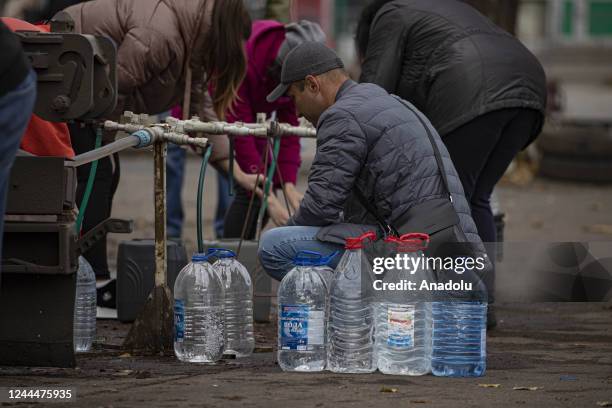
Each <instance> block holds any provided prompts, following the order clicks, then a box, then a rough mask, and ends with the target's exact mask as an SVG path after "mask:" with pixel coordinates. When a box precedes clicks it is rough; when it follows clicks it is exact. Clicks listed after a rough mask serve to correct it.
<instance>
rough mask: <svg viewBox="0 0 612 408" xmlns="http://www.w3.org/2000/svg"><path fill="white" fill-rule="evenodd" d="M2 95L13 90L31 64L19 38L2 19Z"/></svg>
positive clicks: (0, 23) (0, 74) (0, 26)
mask: <svg viewBox="0 0 612 408" xmlns="http://www.w3.org/2000/svg"><path fill="white" fill-rule="evenodd" d="M0 50H2V58H0V97H2V96H3V95H5V94H7V93H9V92H11V91H12V90H13V89H15V88H16V87H17V85H19V84H20V83H21V82H22V81H23V80H24V79H25V77H26V75H27V74H28V72H29V69H30V67H29V64H28V61H27V60H26V57H25V55H24V54H23V50H22V48H21V42H20V41H19V38H18V37H17V36H16V35H15V34H13V32H12V31H11V30H9V28H8V27H7V26H6V25H4V23H3V22H2V21H0Z"/></svg>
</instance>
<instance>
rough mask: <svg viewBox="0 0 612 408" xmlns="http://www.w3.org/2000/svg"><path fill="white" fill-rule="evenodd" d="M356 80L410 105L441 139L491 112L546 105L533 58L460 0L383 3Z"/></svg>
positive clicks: (543, 85) (541, 77)
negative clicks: (359, 75)
mask: <svg viewBox="0 0 612 408" xmlns="http://www.w3.org/2000/svg"><path fill="white" fill-rule="evenodd" d="M361 82H372V83H375V84H378V85H380V86H382V87H383V88H385V89H386V90H387V91H389V92H391V93H394V94H397V95H399V96H401V97H402V98H403V99H406V100H408V101H410V102H411V103H413V104H414V105H415V106H416V107H417V108H419V110H420V111H421V112H423V113H424V114H425V115H426V116H427V117H428V118H429V119H430V120H431V122H432V123H433V125H434V126H435V127H436V129H437V130H438V132H439V134H440V135H442V136H445V135H447V134H448V133H449V132H451V131H453V130H454V129H456V128H457V127H459V126H461V125H463V124H465V123H467V122H469V121H470V120H472V119H474V118H476V117H477V116H479V115H482V114H484V113H487V112H490V111H494V110H498V109H503V108H531V109H536V110H538V111H540V112H542V115H543V114H544V109H545V106H546V78H545V75H544V70H543V69H542V66H541V65H540V63H539V62H538V60H537V59H536V57H535V56H534V55H533V54H532V53H531V52H530V51H529V50H528V49H527V48H525V47H524V46H523V45H522V44H521V43H520V42H519V41H518V40H517V39H516V38H515V37H513V36H512V35H510V34H508V33H507V32H505V31H504V30H502V29H501V28H499V27H497V26H496V25H495V24H493V22H491V21H490V20H489V19H488V18H486V17H484V16H483V15H482V14H480V13H479V12H478V11H477V10H476V9H474V8H472V7H471V6H469V5H468V4H465V3H463V2H461V1H458V0H435V1H433V0H394V1H391V2H389V3H387V4H386V5H384V6H383V7H382V8H381V9H380V10H379V11H378V13H377V14H376V16H375V18H374V21H373V22H372V26H371V28H370V37H369V41H368V47H367V51H366V55H365V59H364V62H363V66H362V75H361ZM538 133H539V129H538V132H537V133H535V134H534V135H533V137H535V136H536V135H537V134H538Z"/></svg>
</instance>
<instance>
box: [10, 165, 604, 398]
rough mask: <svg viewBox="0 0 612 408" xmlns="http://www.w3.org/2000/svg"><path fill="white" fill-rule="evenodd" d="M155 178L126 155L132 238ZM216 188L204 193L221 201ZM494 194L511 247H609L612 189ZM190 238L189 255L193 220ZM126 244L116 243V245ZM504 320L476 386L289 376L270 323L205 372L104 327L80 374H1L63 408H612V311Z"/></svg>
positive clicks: (502, 311)
mask: <svg viewBox="0 0 612 408" xmlns="http://www.w3.org/2000/svg"><path fill="white" fill-rule="evenodd" d="M197 168H198V163H197V161H196V160H190V161H189V163H188V177H187V183H186V184H187V186H188V188H187V189H186V193H185V197H186V199H185V201H186V207H187V209H188V213H189V214H194V210H193V209H194V205H195V198H194V197H195V179H196V177H197V175H196V172H197ZM151 174H152V168H151V165H150V162H149V161H148V160H147V157H146V155H131V156H125V158H124V160H123V163H122V182H121V186H120V189H119V192H118V194H117V199H116V201H115V213H114V216H118V217H127V218H133V219H134V220H135V224H136V232H135V233H134V234H132V236H131V237H147V236H152V226H153V223H152V213H153V212H152V208H153V203H152V176H151ZM211 174H212V173H211ZM213 181H214V179H213V178H212V177H211V179H210V180H209V182H208V183H207V191H211V192H212V191H215V190H214V189H213V187H214V183H213ZM499 194H500V198H501V202H502V206H503V207H504V209H505V210H506V212H507V213H508V219H507V222H508V224H507V229H506V239H507V240H508V241H521V242H532V241H564V240H571V241H578V240H584V241H601V242H600V244H602V245H603V247H604V248H609V247H610V244H611V242H610V241H612V232H611V231H610V230H609V229H608V228H607V227H606V226H609V225H610V224H612V215H611V214H612V187H611V186H607V187H606V186H598V185H578V184H568V183H560V182H552V181H549V180H540V179H538V180H536V181H535V182H533V183H531V184H530V185H528V186H526V187H521V188H519V187H513V186H504V187H502V188H501V189H500V190H499ZM211 195H212V193H211V194H210V195H208V194H207V197H206V198H207V199H208V203H207V204H208V205H207V210H206V211H207V213H206V215H207V218H210V217H211V216H212V205H211V204H210V202H211V198H210V196H211ZM209 224H210V223H209ZM207 231H208V232H207V233H208V235H209V236H210V235H211V233H212V232H211V230H210V228H209V229H208V230H207ZM185 233H186V238H187V242H188V244H189V245H191V248H193V239H192V238H191V237H194V236H195V229H194V221H193V219H192V218H190V219H188V221H187V225H186V231H185ZM126 238H128V237H125V236H117V235H115V236H113V237H112V238H111V242H112V243H114V245H116V242H117V240H118V239H126ZM190 238H191V239H190ZM114 245H111V257H110V259H111V260H113V259H114V256H115V249H114V248H113V246H114ZM604 251H605V249H604ZM611 254H612V251H608V252H607V255H608V256H610V255H611ZM519 256H520V254H512V256H511V258H516V257H519ZM503 273H504V274H511V273H512V270H508V269H505V270H504V272H503ZM507 278H509V279H511V278H512V276H511V275H510V276H509V277H508V276H507ZM498 319H499V321H500V325H499V328H498V329H496V330H495V331H493V332H492V333H490V335H489V338H488V344H487V348H488V361H487V364H488V368H487V372H486V375H485V376H484V377H482V378H477V379H449V378H436V377H433V376H425V377H418V378H413V377H396V376H384V375H381V374H378V373H377V374H370V375H335V374H331V373H320V374H309V375H307V374H287V373H283V372H281V370H280V369H279V368H278V366H277V365H276V363H275V353H273V352H270V351H269V348H270V347H271V346H273V345H274V344H275V341H276V339H275V328H274V325H273V324H259V325H257V327H256V333H257V345H258V347H260V349H261V351H264V352H262V353H257V354H255V355H253V357H251V358H248V359H245V360H225V361H223V362H222V363H221V364H218V365H215V366H201V365H188V364H181V363H179V362H177V361H176V360H175V359H174V358H173V357H172V356H168V357H147V358H143V357H133V356H126V355H122V352H121V350H120V349H119V345H120V344H121V340H122V338H123V336H125V334H126V332H127V330H128V329H129V326H128V325H124V324H121V323H118V322H115V321H108V320H105V321H98V339H97V342H96V344H95V349H94V351H93V352H92V353H88V354H84V355H81V356H79V358H78V368H77V369H50V368H7V367H3V368H0V387H8V386H50V385H55V386H76V387H77V389H78V391H77V401H76V404H66V405H68V406H83V407H97V406H104V407H108V406H113V407H150V406H167V407H179V406H194V407H216V406H219V407H233V406H254V407H255V406H256V407H277V406H279V407H280V406H287V405H289V406H292V407H302V406H304V407H313V406H314V407H326V406H327V407H331V406H334V407H339V406H378V405H383V404H386V405H389V406H398V407H403V406H422V407H429V406H431V407H453V408H456V407H457V406H482V407H488V406H500V407H510V406H527V407H598V406H612V304H609V303H608V304H602V303H589V304H587V303H583V304H578V303H573V304H572V303H566V304H558V303H542V304H500V305H499V306H498ZM515 387H537V388H532V389H533V390H532V391H530V390H515V389H514V388H515ZM606 401H608V404H609V405H606V403H605V402H606ZM2 405H3V406H4V405H8V404H5V403H3V404H2Z"/></svg>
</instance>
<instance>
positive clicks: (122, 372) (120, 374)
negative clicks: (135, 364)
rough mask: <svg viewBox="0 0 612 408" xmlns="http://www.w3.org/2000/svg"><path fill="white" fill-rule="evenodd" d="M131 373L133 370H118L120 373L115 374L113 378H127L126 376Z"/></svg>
mask: <svg viewBox="0 0 612 408" xmlns="http://www.w3.org/2000/svg"><path fill="white" fill-rule="evenodd" d="M133 372H134V370H120V371H118V372H116V373H115V376H117V377H125V376H128V375H130V374H132V373H133Z"/></svg>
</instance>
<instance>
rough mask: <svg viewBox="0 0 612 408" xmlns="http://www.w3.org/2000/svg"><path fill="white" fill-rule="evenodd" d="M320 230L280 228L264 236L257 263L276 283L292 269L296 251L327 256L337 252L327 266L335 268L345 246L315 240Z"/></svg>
mask: <svg viewBox="0 0 612 408" xmlns="http://www.w3.org/2000/svg"><path fill="white" fill-rule="evenodd" d="M317 232H319V227H279V228H273V229H271V230H268V231H266V232H264V233H263V235H262V236H261V240H260V241H259V253H258V254H259V261H260V262H261V265H262V266H263V268H264V269H265V271H266V272H267V273H268V275H270V276H271V277H273V278H274V279H276V280H279V281H280V280H282V279H283V277H284V276H285V275H286V274H287V273H288V272H289V271H290V270H291V269H293V259H294V258H295V256H296V254H297V253H298V252H299V251H302V250H306V251H315V252H319V253H320V254H321V255H323V256H328V255H330V254H331V253H333V252H334V251H340V253H339V254H338V255H336V256H335V257H334V258H333V259H332V261H331V263H330V265H329V266H331V267H332V268H334V269H335V268H336V266H338V262H339V261H340V258H341V257H342V254H343V253H344V246H343V245H338V244H334V243H331V242H323V241H319V240H318V239H317Z"/></svg>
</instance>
